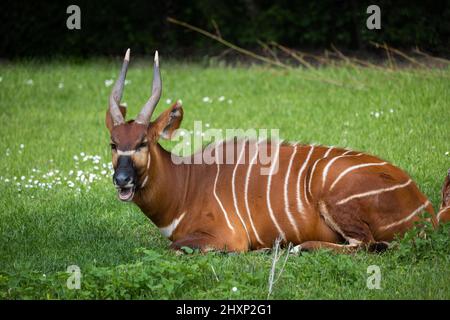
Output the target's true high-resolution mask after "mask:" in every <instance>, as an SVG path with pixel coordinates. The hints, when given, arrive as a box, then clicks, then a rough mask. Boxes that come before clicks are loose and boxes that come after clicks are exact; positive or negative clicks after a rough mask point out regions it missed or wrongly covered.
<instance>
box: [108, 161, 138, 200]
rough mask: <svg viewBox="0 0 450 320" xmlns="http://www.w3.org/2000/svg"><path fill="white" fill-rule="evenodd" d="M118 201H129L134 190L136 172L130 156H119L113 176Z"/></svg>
mask: <svg viewBox="0 0 450 320" xmlns="http://www.w3.org/2000/svg"><path fill="white" fill-rule="evenodd" d="M113 182H114V185H115V186H116V188H117V191H118V196H119V199H120V200H122V201H131V200H132V199H133V196H134V192H135V190H136V170H135V168H134V165H133V160H131V157H130V156H119V158H118V160H117V167H116V170H115V171H114V176H113Z"/></svg>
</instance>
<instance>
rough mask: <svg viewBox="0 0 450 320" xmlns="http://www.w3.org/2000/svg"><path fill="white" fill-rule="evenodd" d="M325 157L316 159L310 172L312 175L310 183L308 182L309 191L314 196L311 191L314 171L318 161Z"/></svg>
mask: <svg viewBox="0 0 450 320" xmlns="http://www.w3.org/2000/svg"><path fill="white" fill-rule="evenodd" d="M322 159H323V158H319V159H318V160H316V161H315V162H314V164H313V166H312V169H311V173H310V175H309V183H308V193H309V195H310V196H311V197H312V193H311V184H312V180H313V175H314V171H316V166H317V163H318V162H319V161H320V160H322Z"/></svg>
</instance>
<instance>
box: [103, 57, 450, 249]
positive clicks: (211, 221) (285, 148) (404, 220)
mask: <svg viewBox="0 0 450 320" xmlns="http://www.w3.org/2000/svg"><path fill="white" fill-rule="evenodd" d="M129 59H130V50H129V49H128V51H127V52H126V54H125V59H124V61H123V65H122V69H121V72H120V75H119V77H118V80H117V81H116V83H115V86H114V87H113V90H112V93H111V96H110V99H109V108H108V110H107V113H106V126H107V128H108V129H109V131H110V135H111V150H112V163H113V167H114V170H115V172H114V176H113V182H114V184H115V186H116V188H117V190H118V197H119V199H120V200H122V201H133V202H134V203H135V204H136V205H138V206H139V208H140V209H141V210H142V211H143V212H144V214H145V215H146V216H147V217H148V218H150V220H151V221H152V222H153V223H154V224H155V225H156V226H157V227H158V228H159V229H160V230H161V233H162V234H163V235H164V236H166V237H167V238H168V239H170V240H171V241H172V244H171V248H173V249H179V248H181V247H183V246H188V247H192V248H199V249H200V250H202V251H208V250H212V249H214V250H224V251H248V250H255V249H262V248H267V247H271V246H272V244H273V242H274V240H276V239H277V238H281V239H282V242H283V243H285V244H286V243H289V242H291V243H293V244H296V245H301V248H302V249H305V250H312V249H317V248H330V249H333V250H336V251H339V252H346V251H348V250H353V249H356V248H359V247H366V248H369V249H371V248H372V249H377V248H381V249H383V248H385V247H386V242H389V241H391V240H392V239H393V238H394V235H396V234H402V233H404V232H405V231H406V230H408V229H409V228H411V227H412V226H413V224H414V222H416V221H418V220H419V219H420V217H419V215H420V214H421V213H422V212H424V211H426V212H428V213H429V214H430V215H431V221H432V223H433V224H434V225H435V226H436V225H437V223H438V220H437V218H436V216H435V215H434V211H433V207H432V205H431V203H430V201H429V200H428V199H427V198H426V197H425V196H424V195H423V194H422V193H421V192H420V191H419V189H418V187H417V185H416V184H415V183H414V182H413V181H412V180H411V178H410V177H409V176H408V175H407V174H406V173H405V172H404V171H402V170H401V169H399V168H397V167H395V166H394V165H392V164H390V163H388V162H386V161H383V160H381V159H379V158H377V157H375V156H372V155H368V154H365V153H362V152H357V151H352V150H346V149H343V148H337V147H325V146H320V145H309V144H288V143H278V142H277V143H275V144H273V143H270V144H269V143H267V141H257V140H246V139H234V140H231V141H225V142H221V143H218V144H215V145H214V144H213V145H209V146H207V147H206V148H205V149H203V150H201V151H198V152H200V153H206V152H209V153H210V154H211V155H212V156H213V157H215V159H216V160H217V161H214V162H213V163H210V164H207V163H203V164H186V163H181V164H175V163H174V161H173V159H177V156H175V155H173V154H171V153H170V152H169V151H166V150H164V149H163V148H162V147H161V145H160V144H159V143H158V140H159V139H161V138H162V139H170V138H171V137H172V135H173V134H174V131H175V130H176V129H177V128H179V126H180V123H181V121H182V118H183V109H182V106H181V104H180V103H178V102H177V103H175V104H174V105H173V106H171V107H170V108H169V109H167V110H166V111H164V112H163V113H162V114H161V115H160V116H159V117H158V118H156V119H155V120H154V121H150V118H151V116H152V114H153V111H154V109H155V107H156V105H157V103H158V101H159V99H160V97H161V90H162V83H161V75H160V70H159V60H158V53H157V52H156V53H155V60H154V74H153V87H152V93H151V96H150V98H149V99H148V101H147V102H146V103H145V105H144V106H143V108H142V110H141V112H140V113H139V115H138V116H137V118H136V119H135V120H129V121H127V122H125V120H124V119H125V114H126V108H125V107H123V106H121V105H120V100H121V97H122V92H123V88H124V81H125V76H126V73H127V68H128V63H129ZM230 147H231V148H232V149H233V150H234V151H235V152H234V154H233V157H234V158H233V159H234V161H233V163H232V164H230V163H223V161H219V159H220V157H224V156H225V155H226V153H227V152H230V150H231V149H230ZM263 148H267V149H268V152H269V153H270V155H271V156H272V161H271V163H270V164H269V174H266V175H263V174H261V170H260V169H261V168H262V167H263V166H264V165H263V164H262V163H261V161H260V157H259V155H260V151H261V150H262V149H263ZM193 156H195V155H193ZM193 156H192V157H193ZM242 160H245V161H242ZM275 168H276V169H277V170H275ZM447 182H448V178H447ZM448 189H449V187H448V183H447V189H446V191H445V195H444V196H445V199H444V202H443V209H445V208H444V207H447V209H448V205H449V190H448ZM443 192H444V191H443ZM440 219H441V220H449V219H450V217H449V215H448V214H447V213H442V211H441V214H440Z"/></svg>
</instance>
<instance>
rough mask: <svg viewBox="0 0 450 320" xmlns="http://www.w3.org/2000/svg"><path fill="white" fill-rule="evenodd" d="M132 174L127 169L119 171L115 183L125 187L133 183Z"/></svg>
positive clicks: (115, 176)
mask: <svg viewBox="0 0 450 320" xmlns="http://www.w3.org/2000/svg"><path fill="white" fill-rule="evenodd" d="M132 179H133V178H132V176H131V175H130V174H129V173H128V172H126V171H119V172H117V173H116V174H115V175H114V183H115V184H116V185H117V186H119V187H125V186H126V185H127V184H129V183H131V180H132Z"/></svg>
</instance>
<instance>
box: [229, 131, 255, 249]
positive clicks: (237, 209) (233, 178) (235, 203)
mask: <svg viewBox="0 0 450 320" xmlns="http://www.w3.org/2000/svg"><path fill="white" fill-rule="evenodd" d="M246 143H247V142H246V140H244V141H243V142H242V149H241V152H240V153H239V157H238V159H237V162H236V165H235V166H234V169H233V176H232V178H231V190H232V192H233V203H234V208H235V210H236V214H237V216H238V217H239V220H241V223H242V226H243V227H244V229H245V233H246V234H247V239H248V242H249V245H250V244H251V240H250V235H249V233H248V230H247V226H246V225H245V222H244V220H243V219H242V216H241V213H240V212H239V208H238V204H237V198H236V184H235V179H236V171H237V168H238V166H239V163H240V162H241V160H242V156H243V155H244V151H245V144H246Z"/></svg>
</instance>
